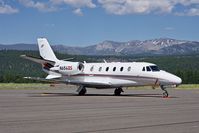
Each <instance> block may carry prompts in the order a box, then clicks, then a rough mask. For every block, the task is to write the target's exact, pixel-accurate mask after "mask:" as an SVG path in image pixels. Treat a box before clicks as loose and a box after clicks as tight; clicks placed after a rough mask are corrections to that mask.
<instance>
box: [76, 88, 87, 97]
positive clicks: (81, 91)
mask: <svg viewBox="0 0 199 133" xmlns="http://www.w3.org/2000/svg"><path fill="white" fill-rule="evenodd" d="M77 92H78V95H79V96H83V95H85V94H86V92H87V90H86V87H84V86H80V87H79V88H78V89H77Z"/></svg>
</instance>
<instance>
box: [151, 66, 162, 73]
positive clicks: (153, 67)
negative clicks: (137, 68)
mask: <svg viewBox="0 0 199 133" xmlns="http://www.w3.org/2000/svg"><path fill="white" fill-rule="evenodd" d="M150 68H151V70H152V71H153V72H158V71H160V69H159V68H158V66H150Z"/></svg>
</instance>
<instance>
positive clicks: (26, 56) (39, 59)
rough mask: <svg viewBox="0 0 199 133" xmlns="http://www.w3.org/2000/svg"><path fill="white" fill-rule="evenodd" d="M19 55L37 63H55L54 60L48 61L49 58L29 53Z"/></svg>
mask: <svg viewBox="0 0 199 133" xmlns="http://www.w3.org/2000/svg"><path fill="white" fill-rule="evenodd" d="M20 57H21V58H24V59H28V60H31V61H33V62H36V63H39V64H45V63H49V64H52V65H54V64H55V62H54V61H49V60H45V59H42V58H37V57H33V56H30V55H20Z"/></svg>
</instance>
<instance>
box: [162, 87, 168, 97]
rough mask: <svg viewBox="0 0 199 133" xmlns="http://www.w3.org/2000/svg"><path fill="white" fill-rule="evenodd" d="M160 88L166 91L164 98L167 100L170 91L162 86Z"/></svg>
mask: <svg viewBox="0 0 199 133" xmlns="http://www.w3.org/2000/svg"><path fill="white" fill-rule="evenodd" d="M160 88H161V89H162V90H163V91H164V92H163V97H164V98H167V97H168V96H169V93H168V91H167V90H166V87H165V86H163V85H161V86H160Z"/></svg>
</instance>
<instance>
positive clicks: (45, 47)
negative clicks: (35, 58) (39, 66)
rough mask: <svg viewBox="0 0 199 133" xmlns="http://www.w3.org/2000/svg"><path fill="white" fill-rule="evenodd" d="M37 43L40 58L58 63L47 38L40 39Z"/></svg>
mask: <svg viewBox="0 0 199 133" xmlns="http://www.w3.org/2000/svg"><path fill="white" fill-rule="evenodd" d="M37 42H38V47H39V53H40V56H41V57H42V58H43V59H45V60H48V61H54V62H57V61H58V59H57V57H56V56H55V54H54V52H53V50H52V48H51V47H50V45H49V43H48V40H47V39H46V38H38V39H37Z"/></svg>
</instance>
